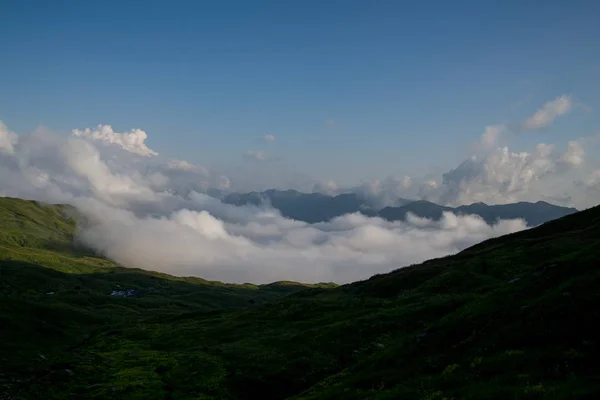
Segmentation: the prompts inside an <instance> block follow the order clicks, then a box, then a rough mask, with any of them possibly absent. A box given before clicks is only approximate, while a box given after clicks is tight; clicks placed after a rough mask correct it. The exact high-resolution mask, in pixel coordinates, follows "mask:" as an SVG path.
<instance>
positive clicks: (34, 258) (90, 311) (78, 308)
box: [0, 198, 328, 399]
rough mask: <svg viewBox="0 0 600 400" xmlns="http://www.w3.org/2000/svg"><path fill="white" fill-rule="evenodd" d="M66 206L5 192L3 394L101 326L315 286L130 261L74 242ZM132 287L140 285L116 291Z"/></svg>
mask: <svg viewBox="0 0 600 400" xmlns="http://www.w3.org/2000/svg"><path fill="white" fill-rule="evenodd" d="M65 211H66V213H67V215H68V214H69V212H72V211H74V210H72V209H69V208H68V207H65V206H56V205H41V204H38V203H35V202H32V201H24V200H20V199H11V198H0V399H4V398H5V397H3V396H8V398H12V397H10V396H15V395H16V394H18V395H19V396H25V393H22V391H23V389H24V387H23V385H24V382H25V383H27V382H29V381H30V379H37V375H35V374H34V376H30V374H31V373H32V372H31V368H34V369H35V366H36V365H37V362H38V361H40V360H42V361H43V360H51V359H53V358H56V357H60V355H61V354H63V353H64V352H65V351H69V350H68V349H70V348H71V347H72V346H73V345H76V344H77V343H80V342H81V341H82V340H87V338H89V337H90V335H92V334H93V332H95V331H97V330H107V329H112V327H114V326H119V325H122V324H125V325H129V324H136V323H139V321H143V320H146V319H149V318H156V317H159V316H170V315H178V314H181V313H185V312H210V311H214V310H221V309H232V308H240V307H250V306H258V305H260V304H263V303H265V302H266V301H270V300H273V299H276V298H279V297H281V296H284V295H287V294H290V293H294V292H297V291H299V290H304V289H306V288H307V287H312V286H313V285H302V284H298V283H294V282H281V283H273V284H270V285H263V286H257V285H252V284H245V285H230V284H223V283H221V282H212V281H206V280H203V279H201V278H176V277H173V276H169V275H166V274H161V273H156V272H149V271H143V270H136V269H127V268H122V267H119V266H117V265H115V264H113V263H112V262H110V261H108V260H106V259H103V258H100V257H97V256H95V255H94V254H93V253H91V252H89V251H88V250H86V249H83V248H79V247H77V246H75V245H73V234H74V231H75V220H74V219H72V218H68V217H66V216H65ZM316 286H319V285H316ZM323 286H328V285H327V284H324V285H323ZM126 289H135V290H136V291H138V292H136V296H135V297H111V296H109V295H110V294H111V293H112V291H113V290H126ZM49 293H52V294H49ZM40 354H42V355H43V356H44V357H45V358H41V357H40ZM32 360H35V362H33V361H32ZM31 363H32V364H31ZM30 364H31V365H30ZM41 365H44V364H43V362H42V364H41ZM21 378H24V380H22V379H21ZM18 381H21V382H18ZM34 397H35V396H34Z"/></svg>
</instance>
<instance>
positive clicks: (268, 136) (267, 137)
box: [262, 135, 275, 142]
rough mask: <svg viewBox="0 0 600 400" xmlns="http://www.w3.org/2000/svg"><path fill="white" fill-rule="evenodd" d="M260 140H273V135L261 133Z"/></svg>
mask: <svg viewBox="0 0 600 400" xmlns="http://www.w3.org/2000/svg"><path fill="white" fill-rule="evenodd" d="M262 140H264V141H265V142H273V141H274V140H275V136H274V135H263V136H262Z"/></svg>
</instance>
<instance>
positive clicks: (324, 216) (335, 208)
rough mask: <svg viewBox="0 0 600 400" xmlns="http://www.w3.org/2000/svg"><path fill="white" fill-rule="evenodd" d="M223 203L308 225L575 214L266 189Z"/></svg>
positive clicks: (542, 218) (534, 220) (530, 220)
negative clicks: (363, 219) (384, 202)
mask: <svg viewBox="0 0 600 400" xmlns="http://www.w3.org/2000/svg"><path fill="white" fill-rule="evenodd" d="M222 200H223V201H224V202H225V203H228V204H233V205H236V206H244V205H256V206H258V205H261V204H270V205H271V206H273V207H274V208H276V209H278V210H279V211H280V212H281V214H282V215H283V216H284V217H286V218H293V219H295V220H299V221H304V222H308V223H316V222H325V221H329V220H331V219H332V218H335V217H339V216H341V215H344V214H350V213H356V212H360V213H362V214H364V215H367V216H370V217H374V216H379V217H381V218H383V219H386V220H388V221H403V220H405V219H406V215H407V214H408V213H412V214H414V215H416V216H418V217H422V218H428V219H434V220H439V219H440V218H442V215H443V213H444V212H445V211H448V212H453V213H455V214H458V215H467V214H474V215H479V216H480V217H482V218H483V219H484V220H485V221H486V222H487V223H489V224H491V223H494V222H496V221H497V220H499V219H514V218H523V219H524V220H525V221H526V222H527V225H529V226H536V225H539V224H542V223H544V222H548V221H551V220H553V219H556V218H560V217H563V216H565V215H569V214H573V213H575V212H577V209H575V208H569V207H562V206H557V205H553V204H550V203H546V202H544V201H538V202H536V203H530V202H518V203H511V204H499V205H488V204H485V203H473V204H470V205H464V206H459V207H448V206H441V205H439V204H435V203H432V202H430V201H426V200H415V201H413V200H407V199H399V200H398V201H399V202H400V203H406V204H404V205H402V206H399V207H385V208H383V209H381V210H377V209H374V208H373V207H371V206H370V205H369V204H368V203H367V201H366V200H364V199H363V198H361V196H359V195H357V194H356V193H344V194H340V195H337V196H328V195H325V194H322V193H302V192H299V191H297V190H276V189H269V190H266V191H264V192H250V193H230V194H228V195H226V196H224V197H222Z"/></svg>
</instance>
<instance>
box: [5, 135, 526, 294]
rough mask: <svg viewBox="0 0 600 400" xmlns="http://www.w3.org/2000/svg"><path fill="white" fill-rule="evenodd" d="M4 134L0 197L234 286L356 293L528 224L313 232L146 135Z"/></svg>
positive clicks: (94, 240) (155, 263) (143, 256)
mask: <svg viewBox="0 0 600 400" xmlns="http://www.w3.org/2000/svg"><path fill="white" fill-rule="evenodd" d="M106 126H107V125H103V127H106ZM0 128H1V129H0V143H1V147H0V148H1V149H2V150H1V151H0V181H1V182H2V187H1V188H0V195H2V196H13V197H23V198H28V199H35V200H41V201H47V202H54V203H57V202H58V203H69V204H73V205H75V206H76V207H78V209H79V210H81V211H82V212H83V213H84V215H85V216H86V217H87V219H86V222H85V223H84V224H81V225H80V226H79V229H78V235H77V239H78V240H80V241H82V242H83V243H85V244H87V245H88V246H90V247H92V248H93V249H95V250H96V251H98V252H99V253H101V254H103V255H105V256H106V257H108V258H110V259H112V260H114V261H116V262H118V263H120V264H122V265H124V266H128V267H139V268H144V269H151V270H158V271H164V272H168V273H171V274H175V275H194V276H201V277H203V278H206V279H215V280H222V281H227V282H254V283H267V282H272V281H276V280H296V281H302V282H320V281H334V282H338V283H346V282H350V281H354V280H358V279H364V278H368V277H370V276H372V275H373V274H376V273H383V272H388V271H391V270H393V269H396V268H400V267H403V266H407V265H409V264H412V263H417V262H421V261H424V260H426V259H429V258H432V257H439V256H443V255H447V254H451V253H455V252H457V251H459V250H462V249H464V248H466V247H468V246H470V245H472V244H475V243H478V242H480V241H482V240H485V239H488V238H491V237H495V236H499V235H503V234H506V233H511V232H516V231H519V230H522V229H525V223H524V222H523V221H521V220H513V221H501V222H499V223H498V224H496V225H494V226H490V225H487V224H486V223H485V222H484V221H483V220H481V219H480V218H478V217H473V216H460V217H457V216H455V215H453V214H445V215H444V217H443V218H442V220H440V221H429V220H426V219H421V218H417V217H414V216H411V217H410V218H409V219H408V220H407V221H406V222H393V223H392V222H387V221H384V220H381V219H379V218H367V217H365V216H362V215H359V214H353V215H345V216H342V217H339V218H337V219H335V220H332V221H330V222H328V223H320V224H313V225H309V224H306V223H303V222H299V221H294V220H290V219H286V218H283V217H282V216H281V215H280V214H279V213H278V212H277V211H276V210H274V209H271V208H268V207H234V206H231V205H225V204H223V203H221V202H220V201H219V200H217V199H216V198H214V197H210V196H208V195H206V194H203V193H202V192H205V191H209V190H210V189H217V188H220V189H226V188H228V187H229V186H230V184H231V182H230V180H229V178H228V177H226V176H224V175H220V174H218V173H215V172H214V171H210V170H208V169H207V168H205V167H203V166H200V165H195V164H192V163H189V162H186V161H183V160H167V159H163V158H161V157H160V156H158V154H157V153H156V152H153V151H152V150H150V149H148V150H144V149H146V147H145V145H144V144H143V143H144V140H145V134H144V135H141V134H139V132H140V131H136V130H134V131H131V132H130V133H129V134H132V135H133V136H135V137H137V138H138V139H139V138H143V139H144V140H141V141H140V140H138V139H136V140H133V139H130V138H131V136H123V134H117V135H116V136H115V135H111V134H110V133H111V132H112V133H114V132H113V131H112V129H110V130H108V129H104V130H103V129H96V130H90V129H86V130H83V131H80V130H75V131H73V135H72V136H71V137H70V138H68V139H62V138H58V137H56V136H54V135H52V134H50V133H48V132H45V131H36V132H33V133H29V134H24V135H20V136H17V135H14V134H12V133H10V132H9V131H8V129H6V127H4V125H0ZM81 132H88V133H83V134H82V133H81ZM93 132H104V133H98V134H94V133H93ZM136 132H137V133H136ZM129 134H126V135H129ZM126 138H129V139H126ZM381 185H383V186H386V185H388V186H393V187H395V186H398V187H403V188H408V187H411V185H412V181H411V179H410V178H402V179H400V180H398V181H395V180H389V181H386V182H384V183H381V184H380V186H381ZM373 190H378V188H375V189H373Z"/></svg>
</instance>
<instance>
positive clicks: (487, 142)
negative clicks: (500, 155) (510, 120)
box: [480, 125, 506, 150]
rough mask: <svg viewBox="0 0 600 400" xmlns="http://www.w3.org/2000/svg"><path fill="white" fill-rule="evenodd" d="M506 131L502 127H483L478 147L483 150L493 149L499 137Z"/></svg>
mask: <svg viewBox="0 0 600 400" xmlns="http://www.w3.org/2000/svg"><path fill="white" fill-rule="evenodd" d="M505 130H506V127H505V126H504V125H489V126H486V127H485V130H484V132H483V134H482V135H481V140H480V147H481V148H482V149H484V150H487V149H490V148H492V147H494V146H495V145H496V144H497V143H498V138H499V136H500V135H501V134H502V133H503V132H504V131H505Z"/></svg>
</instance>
